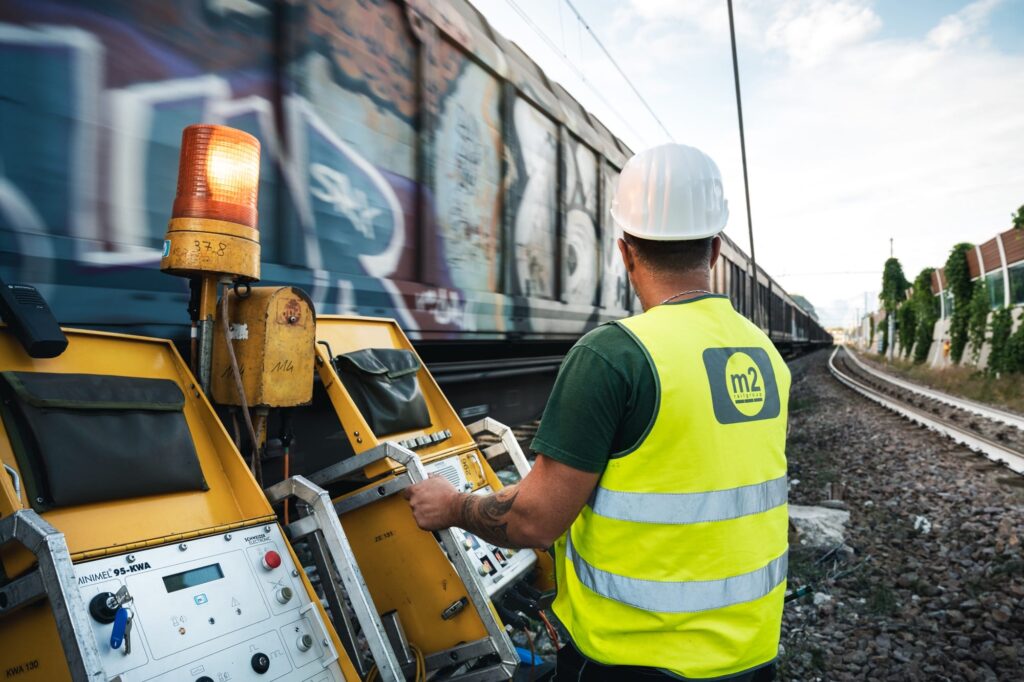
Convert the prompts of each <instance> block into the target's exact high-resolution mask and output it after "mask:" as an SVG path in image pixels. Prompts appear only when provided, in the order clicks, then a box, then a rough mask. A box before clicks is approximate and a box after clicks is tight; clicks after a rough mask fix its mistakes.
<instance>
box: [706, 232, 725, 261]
mask: <svg viewBox="0 0 1024 682" xmlns="http://www.w3.org/2000/svg"><path fill="white" fill-rule="evenodd" d="M721 253H722V238H721V237H719V236H718V235H717V234H716V235H715V236H714V238H713V239H712V240H711V265H710V266H709V268H708V269H711V268H713V267H715V263H717V262H718V256H719V255H721Z"/></svg>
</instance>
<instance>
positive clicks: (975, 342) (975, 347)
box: [967, 279, 989, 365]
mask: <svg viewBox="0 0 1024 682" xmlns="http://www.w3.org/2000/svg"><path fill="white" fill-rule="evenodd" d="M973 288H974V291H973V292H972V294H971V302H970V304H969V305H968V308H969V315H970V317H969V319H968V323H967V339H968V341H970V342H971V362H972V363H973V364H975V365H976V364H978V358H980V357H981V347H982V346H983V345H984V344H985V331H986V329H987V327H988V311H989V302H988V285H987V283H986V282H985V280H983V279H979V280H978V281H977V282H975V283H974V287H973Z"/></svg>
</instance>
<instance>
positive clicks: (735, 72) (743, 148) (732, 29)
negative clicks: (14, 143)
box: [726, 0, 759, 324]
mask: <svg viewBox="0 0 1024 682" xmlns="http://www.w3.org/2000/svg"><path fill="white" fill-rule="evenodd" d="M726 4H727V6H728V8H729V39H730V42H731V43H732V76H733V82H734V83H735V85H736V117H737V118H738V119H739V124H740V158H741V159H742V160H743V194H744V196H745V198H746V200H747V236H748V237H749V239H750V270H751V275H750V302H749V310H750V320H751V321H752V322H753V323H754V324H759V323H758V321H757V293H758V292H757V257H756V256H755V255H754V222H753V219H752V218H751V214H750V181H749V179H748V177H747V140H746V137H745V136H744V134H743V102H742V98H741V97H740V63H739V59H738V58H737V56H736V24H735V22H734V20H733V16H732V0H728V1H727V3H726Z"/></svg>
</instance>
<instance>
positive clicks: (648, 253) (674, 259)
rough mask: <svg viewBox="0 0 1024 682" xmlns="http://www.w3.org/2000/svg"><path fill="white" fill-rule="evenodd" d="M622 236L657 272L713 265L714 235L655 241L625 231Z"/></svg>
mask: <svg viewBox="0 0 1024 682" xmlns="http://www.w3.org/2000/svg"><path fill="white" fill-rule="evenodd" d="M622 238H623V239H624V240H625V241H626V243H627V244H629V245H630V246H631V247H633V249H634V250H635V251H636V255H637V258H638V259H639V260H640V261H641V262H642V263H643V264H644V265H646V266H647V267H649V268H651V269H652V270H655V271H657V272H685V271H687V270H704V269H708V268H710V267H711V242H712V241H713V240H714V237H705V238H704V239H684V240H672V241H655V240H653V239H640V238H639V237H634V236H633V235H631V234H629V233H627V232H623V233H622Z"/></svg>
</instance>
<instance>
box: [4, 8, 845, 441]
mask: <svg viewBox="0 0 1024 682" xmlns="http://www.w3.org/2000/svg"><path fill="white" fill-rule="evenodd" d="M0 57H2V63H3V65H4V66H3V69H0V266H2V269H3V273H4V275H5V276H6V277H7V278H8V279H10V280H17V281H26V282H31V283H33V284H35V285H36V286H38V287H39V288H40V289H41V290H42V291H43V293H44V294H45V295H46V297H47V298H48V299H49V301H50V303H51V305H52V307H53V308H54V310H55V312H56V314H57V316H58V318H59V319H60V320H61V322H62V323H63V324H65V325H72V326H85V327H93V328H96V327H99V328H104V329H112V330H124V331H135V332H141V333H155V334H160V335H165V336H172V337H175V338H181V337H183V336H184V335H185V333H186V330H185V327H184V326H183V325H182V324H180V322H184V321H185V320H186V319H187V316H186V312H185V307H186V305H187V301H188V292H187V287H186V285H185V284H184V283H183V282H182V280H179V279H176V278H172V277H167V276H164V275H162V274H161V273H160V272H159V270H158V268H157V267H156V265H157V263H158V260H159V258H160V255H161V248H162V245H163V236H164V231H165V228H166V224H167V219H168V214H169V210H170V207H171V203H172V199H173V195H174V191H175V173H176V170H177V155H178V147H179V143H180V135H181V130H182V128H183V127H184V126H186V125H188V124H191V123H195V122H209V123H224V124H227V125H231V126H235V127H237V128H241V129H244V130H246V131H248V132H249V133H251V134H253V135H254V136H256V137H257V138H258V139H259V140H260V142H261V145H262V149H263V164H262V169H261V176H260V192H259V216H260V218H259V227H260V231H261V242H262V259H263V265H262V276H263V279H264V281H268V282H287V283H293V284H296V285H298V286H301V287H303V288H304V289H306V290H307V291H308V292H309V293H310V295H311V297H312V298H313V301H314V302H315V305H316V307H317V310H319V311H321V312H328V313H359V314H364V315H381V316H388V317H394V318H396V319H398V320H399V321H400V323H401V324H402V326H403V327H404V328H405V330H406V331H407V332H408V334H409V336H410V337H412V338H413V339H414V340H415V341H416V343H417V345H418V347H419V349H420V351H421V353H422V354H423V355H424V357H425V358H426V359H427V361H428V362H430V363H431V364H432V365H433V367H434V368H435V369H436V371H437V373H438V375H439V378H440V379H441V380H442V381H444V382H446V383H447V384H448V385H449V393H450V394H451V395H452V397H453V399H454V400H455V402H456V404H459V405H460V406H461V407H462V408H463V409H464V411H465V412H466V414H467V416H468V415H469V414H470V413H481V412H484V411H491V412H497V413H499V414H501V415H502V416H504V417H505V418H507V419H511V420H513V421H514V420H515V419H517V418H522V417H527V416H531V415H530V414H529V413H530V412H535V411H536V409H537V405H538V401H537V400H532V399H531V397H530V394H531V392H532V391H539V392H541V393H542V392H543V391H544V390H545V388H546V386H547V385H548V383H549V382H550V380H551V377H552V376H553V372H554V370H555V369H556V368H557V365H558V361H559V359H560V357H561V355H562V354H563V353H564V352H565V350H566V349H567V348H568V345H569V344H570V343H571V342H572V341H573V340H575V339H576V338H578V337H579V335H580V334H582V333H583V332H584V331H586V330H588V329H590V328H592V327H594V326H595V325H597V324H600V323H601V322H603V321H607V320H610V319H615V318H619V317H623V316H625V315H628V314H630V313H631V312H633V311H634V310H635V308H636V303H635V302H634V300H633V296H632V294H631V292H630V289H629V284H628V280H627V278H626V275H625V272H624V270H623V267H622V265H621V263H620V261H619V258H618V255H617V250H616V248H615V240H616V237H617V236H618V235H617V232H616V229H615V226H614V224H613V222H612V221H611V219H610V216H609V212H608V208H609V202H610V197H611V192H612V188H613V186H614V182H615V179H616V177H617V174H618V169H619V168H621V167H622V165H623V163H624V162H625V161H626V159H627V158H628V156H629V154H630V150H629V149H628V148H626V146H625V145H624V144H623V143H622V142H621V141H620V140H618V139H617V138H616V137H615V136H614V135H612V134H611V133H610V132H609V130H608V129H607V128H605V127H604V126H603V125H602V124H601V123H600V122H599V121H598V120H597V119H596V118H595V117H593V116H592V115H590V114H589V113H588V112H586V111H585V110H583V109H582V108H581V107H580V105H579V104H578V103H577V102H576V101H575V100H574V99H573V98H572V97H571V96H570V95H569V94H568V93H567V92H566V91H565V90H564V89H563V88H561V87H560V86H559V85H558V84H556V83H553V82H551V81H549V80H548V79H547V78H546V76H545V74H544V73H543V72H542V71H541V70H540V69H539V68H538V67H537V65H536V64H534V62H533V61H532V60H531V59H530V58H529V57H528V56H527V55H525V54H524V53H523V52H522V51H521V50H520V49H519V48H518V47H517V46H516V45H514V44H512V43H511V42H509V41H508V40H506V39H505V38H503V37H502V36H501V35H499V34H497V33H495V32H494V31H493V30H492V29H491V28H490V26H489V25H488V24H487V23H486V21H485V20H484V19H483V18H482V17H481V16H480V14H479V13H478V12H477V11H476V10H475V9H473V8H472V6H471V5H469V4H468V3H467V2H465V1H464V0H440V1H435V2H427V1H426V0H405V1H399V0H359V1H358V2H357V1H356V0H342V1H340V2H339V1H337V0H237V1H233V2H223V1H222V0H181V1H178V2H173V3H169V2H164V1H162V0H84V1H83V0H4V2H2V3H0ZM724 255H725V260H724V261H723V262H722V263H721V264H720V265H719V266H718V268H717V272H716V274H715V285H716V287H718V289H719V290H720V291H723V292H728V293H729V294H730V295H731V296H733V299H734V301H736V303H737V306H738V307H740V309H744V310H745V309H746V305H747V303H748V301H747V300H746V295H748V294H749V289H748V288H747V287H746V286H744V283H745V282H749V276H748V275H746V274H745V273H748V272H749V270H748V267H747V259H746V256H745V255H744V254H743V253H742V252H741V251H740V250H739V249H738V248H736V247H735V245H734V244H732V243H731V242H730V243H728V244H727V247H726V248H725V249H724ZM758 282H759V294H758V295H759V296H760V297H761V303H762V304H761V305H760V307H759V310H760V313H759V315H758V322H759V324H761V326H762V327H763V328H765V329H770V331H771V334H772V337H773V339H775V340H776V341H777V342H778V343H795V342H807V341H825V340H826V338H827V335H826V334H825V333H824V331H823V330H821V329H820V327H818V326H817V324H816V323H815V322H814V321H813V320H812V319H810V318H809V317H808V316H807V315H806V314H805V313H804V312H803V311H802V310H801V309H800V308H799V307H797V306H796V305H795V304H794V302H793V300H792V299H790V298H789V297H788V296H787V295H786V293H785V292H784V291H783V290H782V289H781V288H780V287H778V286H777V285H775V284H774V283H773V282H772V280H771V279H770V278H769V277H768V276H767V275H766V274H765V273H763V272H762V273H759V276H758ZM469 359H472V361H471V362H470V361H469ZM496 377H502V379H503V380H502V381H501V382H500V386H501V390H500V391H497V390H496V389H495V385H494V382H491V383H490V385H489V386H488V387H486V389H485V390H481V389H480V387H481V382H486V381H487V380H488V379H493V378H496ZM541 403H542V401H541Z"/></svg>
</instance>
